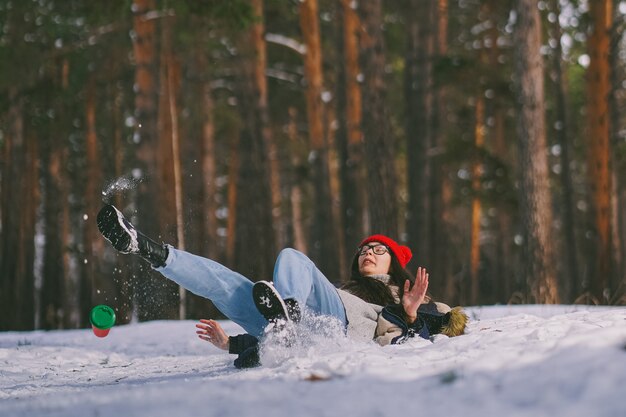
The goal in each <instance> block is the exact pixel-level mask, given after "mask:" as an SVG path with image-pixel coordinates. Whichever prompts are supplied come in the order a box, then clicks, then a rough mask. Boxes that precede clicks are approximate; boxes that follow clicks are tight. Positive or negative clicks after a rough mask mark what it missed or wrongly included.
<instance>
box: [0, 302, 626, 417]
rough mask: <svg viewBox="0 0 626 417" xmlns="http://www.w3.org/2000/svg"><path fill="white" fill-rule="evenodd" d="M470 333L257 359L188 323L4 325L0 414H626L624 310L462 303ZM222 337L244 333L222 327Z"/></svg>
mask: <svg viewBox="0 0 626 417" xmlns="http://www.w3.org/2000/svg"><path fill="white" fill-rule="evenodd" d="M467 312H468V313H469V315H470V317H471V322H470V324H469V328H468V331H467V334H466V335H464V336H460V337H456V338H446V337H445V336H438V337H436V338H435V339H434V340H433V341H432V342H431V341H427V340H423V339H413V340H411V341H410V342H408V343H406V344H404V345H398V346H386V347H382V348H381V347H378V346H377V345H375V344H373V343H355V342H351V341H349V340H347V339H344V338H328V337H324V336H323V335H314V336H311V337H310V338H308V339H307V340H306V342H305V343H303V344H302V345H300V346H297V347H294V348H290V349H285V348H280V347H276V346H267V347H266V348H265V350H264V352H263V362H264V366H262V367H260V368H255V369H251V370H238V369H235V368H234V367H233V365H232V361H233V359H234V357H233V356H231V355H229V354H227V353H225V352H223V351H220V350H218V349H216V348H214V347H213V346H211V345H210V344H208V343H206V342H203V341H201V340H199V339H197V338H196V336H195V327H194V324H195V322H193V321H160V322H149V323H140V324H133V325H128V326H116V327H114V328H113V329H112V331H111V333H110V335H109V336H108V337H106V338H104V339H99V338H96V337H95V336H93V334H92V333H91V331H90V330H71V331H53V332H5V333H0V416H3V417H5V416H7V417H8V416H43V415H45V416H81V417H83V416H118V417H122V416H168V417H170V416H176V417H181V416H186V415H189V416H238V417H240V416H261V415H268V416H278V417H280V416H285V417H286V416H293V415H297V416H299V417H300V416H359V417H368V416H372V417H373V416H383V415H389V416H391V415H410V416H418V415H420V416H429V417H430V416H439V415H445V416H465V417H469V416H481V417H482V416H507V417H513V416H522V415H523V416H551V417H554V416H572V417H575V416H581V417H583V416H584V417H590V416H614V417H623V416H626V406H625V405H624V400H625V398H626V309H625V308H617V307H614V308H600V307H595V308H592V307H583V306H514V307H513V306H502V307H484V308H471V309H468V310H467ZM223 325H224V327H225V329H226V330H227V332H228V333H230V334H235V333H239V332H241V330H240V329H239V328H238V327H237V326H236V325H235V324H233V323H232V322H224V323H223Z"/></svg>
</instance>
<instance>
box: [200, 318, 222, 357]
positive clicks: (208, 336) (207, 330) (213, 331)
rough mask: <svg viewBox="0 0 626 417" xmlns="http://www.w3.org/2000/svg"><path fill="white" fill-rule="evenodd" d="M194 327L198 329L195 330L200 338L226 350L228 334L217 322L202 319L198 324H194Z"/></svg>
mask: <svg viewBox="0 0 626 417" xmlns="http://www.w3.org/2000/svg"><path fill="white" fill-rule="evenodd" d="M196 327H197V328H198V329H200V330H196V334H197V335H198V337H199V338H200V339H202V340H206V341H207V342H211V343H212V344H213V345H215V347H217V348H220V349H223V350H228V347H229V341H228V335H227V334H226V332H225V331H224V329H222V326H220V324H219V323H218V322H216V321H215V320H206V319H202V320H200V323H199V324H196Z"/></svg>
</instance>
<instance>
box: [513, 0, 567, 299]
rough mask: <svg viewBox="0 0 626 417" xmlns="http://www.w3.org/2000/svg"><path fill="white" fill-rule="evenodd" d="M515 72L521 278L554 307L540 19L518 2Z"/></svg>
mask: <svg viewBox="0 0 626 417" xmlns="http://www.w3.org/2000/svg"><path fill="white" fill-rule="evenodd" d="M517 12H518V14H517V23H516V28H515V35H514V37H515V39H514V40H515V46H516V48H515V70H516V82H517V96H518V106H519V108H518V112H517V113H518V115H517V136H518V137H517V140H518V145H519V156H520V167H521V177H522V178H521V183H520V185H521V187H520V191H521V213H522V219H523V227H524V231H525V236H524V238H525V242H524V246H525V248H524V249H525V255H526V259H525V262H524V264H525V265H526V271H525V278H526V281H527V282H529V283H531V287H532V293H533V296H534V299H535V301H536V302H538V303H558V301H559V294H558V289H557V281H556V276H555V272H554V258H553V253H554V249H553V247H552V245H553V242H554V238H553V236H552V230H551V227H552V205H551V196H550V188H549V178H548V174H549V170H548V160H547V149H546V128H545V107H544V102H545V98H544V82H543V77H544V74H543V61H542V59H543V58H542V56H541V53H540V47H541V20H540V19H541V18H540V15H539V9H538V8H537V3H536V2H535V1H533V0H518V2H517Z"/></svg>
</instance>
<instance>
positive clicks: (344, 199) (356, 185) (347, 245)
mask: <svg viewBox="0 0 626 417" xmlns="http://www.w3.org/2000/svg"><path fill="white" fill-rule="evenodd" d="M352 4H353V2H352V1H351V0H341V5H339V6H338V23H337V27H338V30H337V32H338V40H337V49H338V56H339V57H342V59H339V62H338V64H337V69H338V75H337V113H338V115H339V117H338V118H337V120H338V122H339V128H338V129H337V148H338V149H339V158H340V160H341V165H340V181H341V223H342V225H343V230H344V231H345V234H344V253H345V254H346V256H350V255H351V254H352V253H354V251H355V248H356V245H358V243H359V242H360V240H361V239H363V237H364V235H365V232H364V230H365V224H364V218H363V213H364V211H366V210H365V204H366V201H365V193H364V189H363V187H362V184H364V183H365V182H364V178H365V175H364V171H363V144H362V140H363V133H362V131H361V111H362V110H361V108H362V105H361V90H360V88H359V84H358V76H359V71H360V70H359V63H358V58H359V57H358V55H359V50H358V40H359V39H358V32H357V31H358V28H359V18H358V16H357V14H356V11H355V10H354V9H353V8H352ZM341 270H344V269H343V268H342V269H341ZM344 278H346V279H347V278H348V277H347V276H346V277H344Z"/></svg>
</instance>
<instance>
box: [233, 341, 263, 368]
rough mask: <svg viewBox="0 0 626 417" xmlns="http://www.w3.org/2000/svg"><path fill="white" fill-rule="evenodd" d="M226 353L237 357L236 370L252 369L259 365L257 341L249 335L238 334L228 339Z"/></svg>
mask: <svg viewBox="0 0 626 417" xmlns="http://www.w3.org/2000/svg"><path fill="white" fill-rule="evenodd" d="M228 342H229V343H228V353H233V354H235V355H238V356H237V359H235V362H234V365H235V367H236V368H239V369H241V368H253V367H255V366H259V365H260V364H261V361H260V358H259V339H257V338H256V337H254V336H252V335H249V334H240V335H237V336H230V337H229V338H228Z"/></svg>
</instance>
